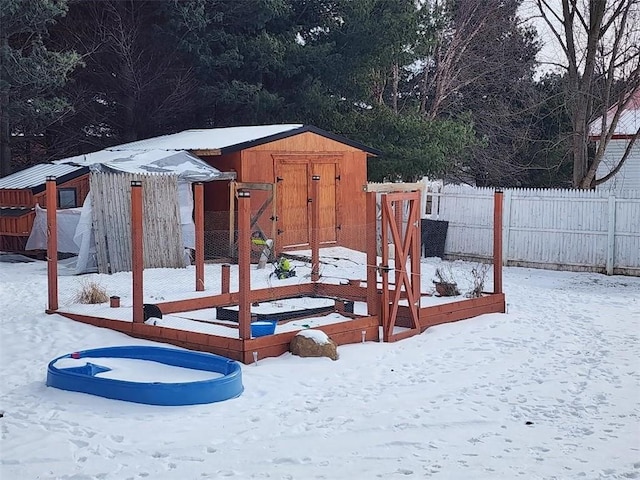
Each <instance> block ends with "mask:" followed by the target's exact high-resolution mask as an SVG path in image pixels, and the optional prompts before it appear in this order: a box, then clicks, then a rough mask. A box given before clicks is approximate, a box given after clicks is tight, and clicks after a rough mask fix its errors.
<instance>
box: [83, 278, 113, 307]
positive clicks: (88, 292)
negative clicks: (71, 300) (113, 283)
mask: <svg viewBox="0 0 640 480" xmlns="http://www.w3.org/2000/svg"><path fill="white" fill-rule="evenodd" d="M75 301H76V303H88V304H94V303H105V302H108V301H109V295H108V294H107V291H106V290H105V289H104V287H103V286H102V285H100V284H99V283H97V282H95V281H93V280H87V281H84V282H82V284H81V285H80V291H79V292H78V293H77V294H76V296H75Z"/></svg>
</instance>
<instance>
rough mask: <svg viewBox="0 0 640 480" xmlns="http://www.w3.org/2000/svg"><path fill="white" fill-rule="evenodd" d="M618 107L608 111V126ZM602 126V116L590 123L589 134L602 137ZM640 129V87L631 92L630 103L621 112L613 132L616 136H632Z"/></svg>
mask: <svg viewBox="0 0 640 480" xmlns="http://www.w3.org/2000/svg"><path fill="white" fill-rule="evenodd" d="M616 110H617V107H612V108H610V109H609V110H608V111H607V115H606V124H605V125H606V126H609V124H610V122H611V120H612V119H613V116H614V115H615V113H616ZM601 126H602V117H600V118H598V119H597V120H594V121H593V122H591V124H590V125H589V136H590V137H591V138H592V139H594V140H597V139H599V138H600V130H601ZM638 129H640V88H639V89H637V90H636V91H634V92H633V93H632V94H631V98H630V99H629V103H628V104H627V106H626V108H625V109H624V111H623V112H622V113H621V114H620V118H619V119H618V124H617V125H616V129H615V131H614V132H613V135H614V136H619V137H630V136H633V135H635V134H636V132H637V131H638Z"/></svg>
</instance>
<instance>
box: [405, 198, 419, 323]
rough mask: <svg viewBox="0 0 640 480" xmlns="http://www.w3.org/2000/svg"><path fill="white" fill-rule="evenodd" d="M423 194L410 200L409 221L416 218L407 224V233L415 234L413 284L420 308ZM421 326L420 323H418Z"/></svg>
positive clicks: (412, 269) (414, 295)
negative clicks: (421, 211)
mask: <svg viewBox="0 0 640 480" xmlns="http://www.w3.org/2000/svg"><path fill="white" fill-rule="evenodd" d="M421 199H422V196H419V197H418V198H416V199H415V200H414V201H411V200H408V201H407V202H408V204H409V207H410V208H409V222H411V219H415V221H414V222H413V223H410V224H407V235H409V232H410V231H411V234H412V235H413V241H412V242H411V244H412V247H411V276H412V277H413V278H412V279H411V286H412V287H413V298H415V299H416V302H417V304H418V305H417V308H418V310H419V309H420V296H421V275H420V268H421V266H420V249H421V248H422V242H421V238H420V237H421V232H422V228H421V226H420V222H421V219H420V210H421V208H422V204H421V203H420V201H421ZM418 327H419V325H418Z"/></svg>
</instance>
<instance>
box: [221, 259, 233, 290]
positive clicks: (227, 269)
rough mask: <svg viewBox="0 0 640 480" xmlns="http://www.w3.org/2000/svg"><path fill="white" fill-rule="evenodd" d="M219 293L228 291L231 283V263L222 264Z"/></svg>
mask: <svg viewBox="0 0 640 480" xmlns="http://www.w3.org/2000/svg"><path fill="white" fill-rule="evenodd" d="M220 284H221V288H220V293H229V288H230V285H231V265H229V264H228V263H225V264H224V265H222V278H221V280H220Z"/></svg>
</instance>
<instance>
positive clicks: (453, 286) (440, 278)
mask: <svg viewBox="0 0 640 480" xmlns="http://www.w3.org/2000/svg"><path fill="white" fill-rule="evenodd" d="M435 277H436V278H434V279H433V283H434V285H435V286H436V293H437V294H438V295H440V296H441V297H455V296H456V295H460V290H458V284H457V283H456V282H455V280H454V278H453V274H452V273H451V269H449V270H448V271H444V270H443V269H441V268H440V267H438V268H436V272H435Z"/></svg>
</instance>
